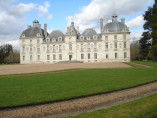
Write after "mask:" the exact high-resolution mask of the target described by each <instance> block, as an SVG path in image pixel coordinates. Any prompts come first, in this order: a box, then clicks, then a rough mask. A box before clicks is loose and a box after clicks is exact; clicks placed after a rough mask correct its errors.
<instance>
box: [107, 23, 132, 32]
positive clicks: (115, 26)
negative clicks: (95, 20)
mask: <svg viewBox="0 0 157 118" xmlns="http://www.w3.org/2000/svg"><path fill="white" fill-rule="evenodd" d="M105 29H107V30H108V32H123V30H124V29H126V30H125V31H127V32H129V28H128V27H127V26H126V25H125V24H124V23H122V22H111V23H107V24H106V25H105V26H104V31H105Z"/></svg>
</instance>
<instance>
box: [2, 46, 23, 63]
mask: <svg viewBox="0 0 157 118" xmlns="http://www.w3.org/2000/svg"><path fill="white" fill-rule="evenodd" d="M12 63H20V52H19V51H18V50H16V49H13V46H12V45H11V44H4V45H1V46H0V64H12Z"/></svg>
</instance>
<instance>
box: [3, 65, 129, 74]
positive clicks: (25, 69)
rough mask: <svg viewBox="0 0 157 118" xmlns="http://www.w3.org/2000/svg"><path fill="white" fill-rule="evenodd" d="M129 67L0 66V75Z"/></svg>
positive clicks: (125, 66) (126, 66)
mask: <svg viewBox="0 0 157 118" xmlns="http://www.w3.org/2000/svg"><path fill="white" fill-rule="evenodd" d="M129 67H131V66H129V65H127V64H125V63H120V62H110V63H66V64H25V65H22V64H21V65H20V64H19V65H0V75H8V74H23V73H35V72H46V71H56V70H66V69H74V68H129Z"/></svg>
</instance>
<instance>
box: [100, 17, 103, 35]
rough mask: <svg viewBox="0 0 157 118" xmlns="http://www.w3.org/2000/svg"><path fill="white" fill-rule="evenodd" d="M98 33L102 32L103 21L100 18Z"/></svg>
mask: <svg viewBox="0 0 157 118" xmlns="http://www.w3.org/2000/svg"><path fill="white" fill-rule="evenodd" d="M100 28H101V29H100V31H101V33H102V32H103V19H102V18H101V19H100Z"/></svg>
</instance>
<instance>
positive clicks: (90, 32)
mask: <svg viewBox="0 0 157 118" xmlns="http://www.w3.org/2000/svg"><path fill="white" fill-rule="evenodd" d="M82 35H83V36H84V37H85V38H87V37H90V38H93V36H94V35H97V33H96V31H95V30H94V29H93V28H88V29H86V30H85V31H84V32H83V34H82Z"/></svg>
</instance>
